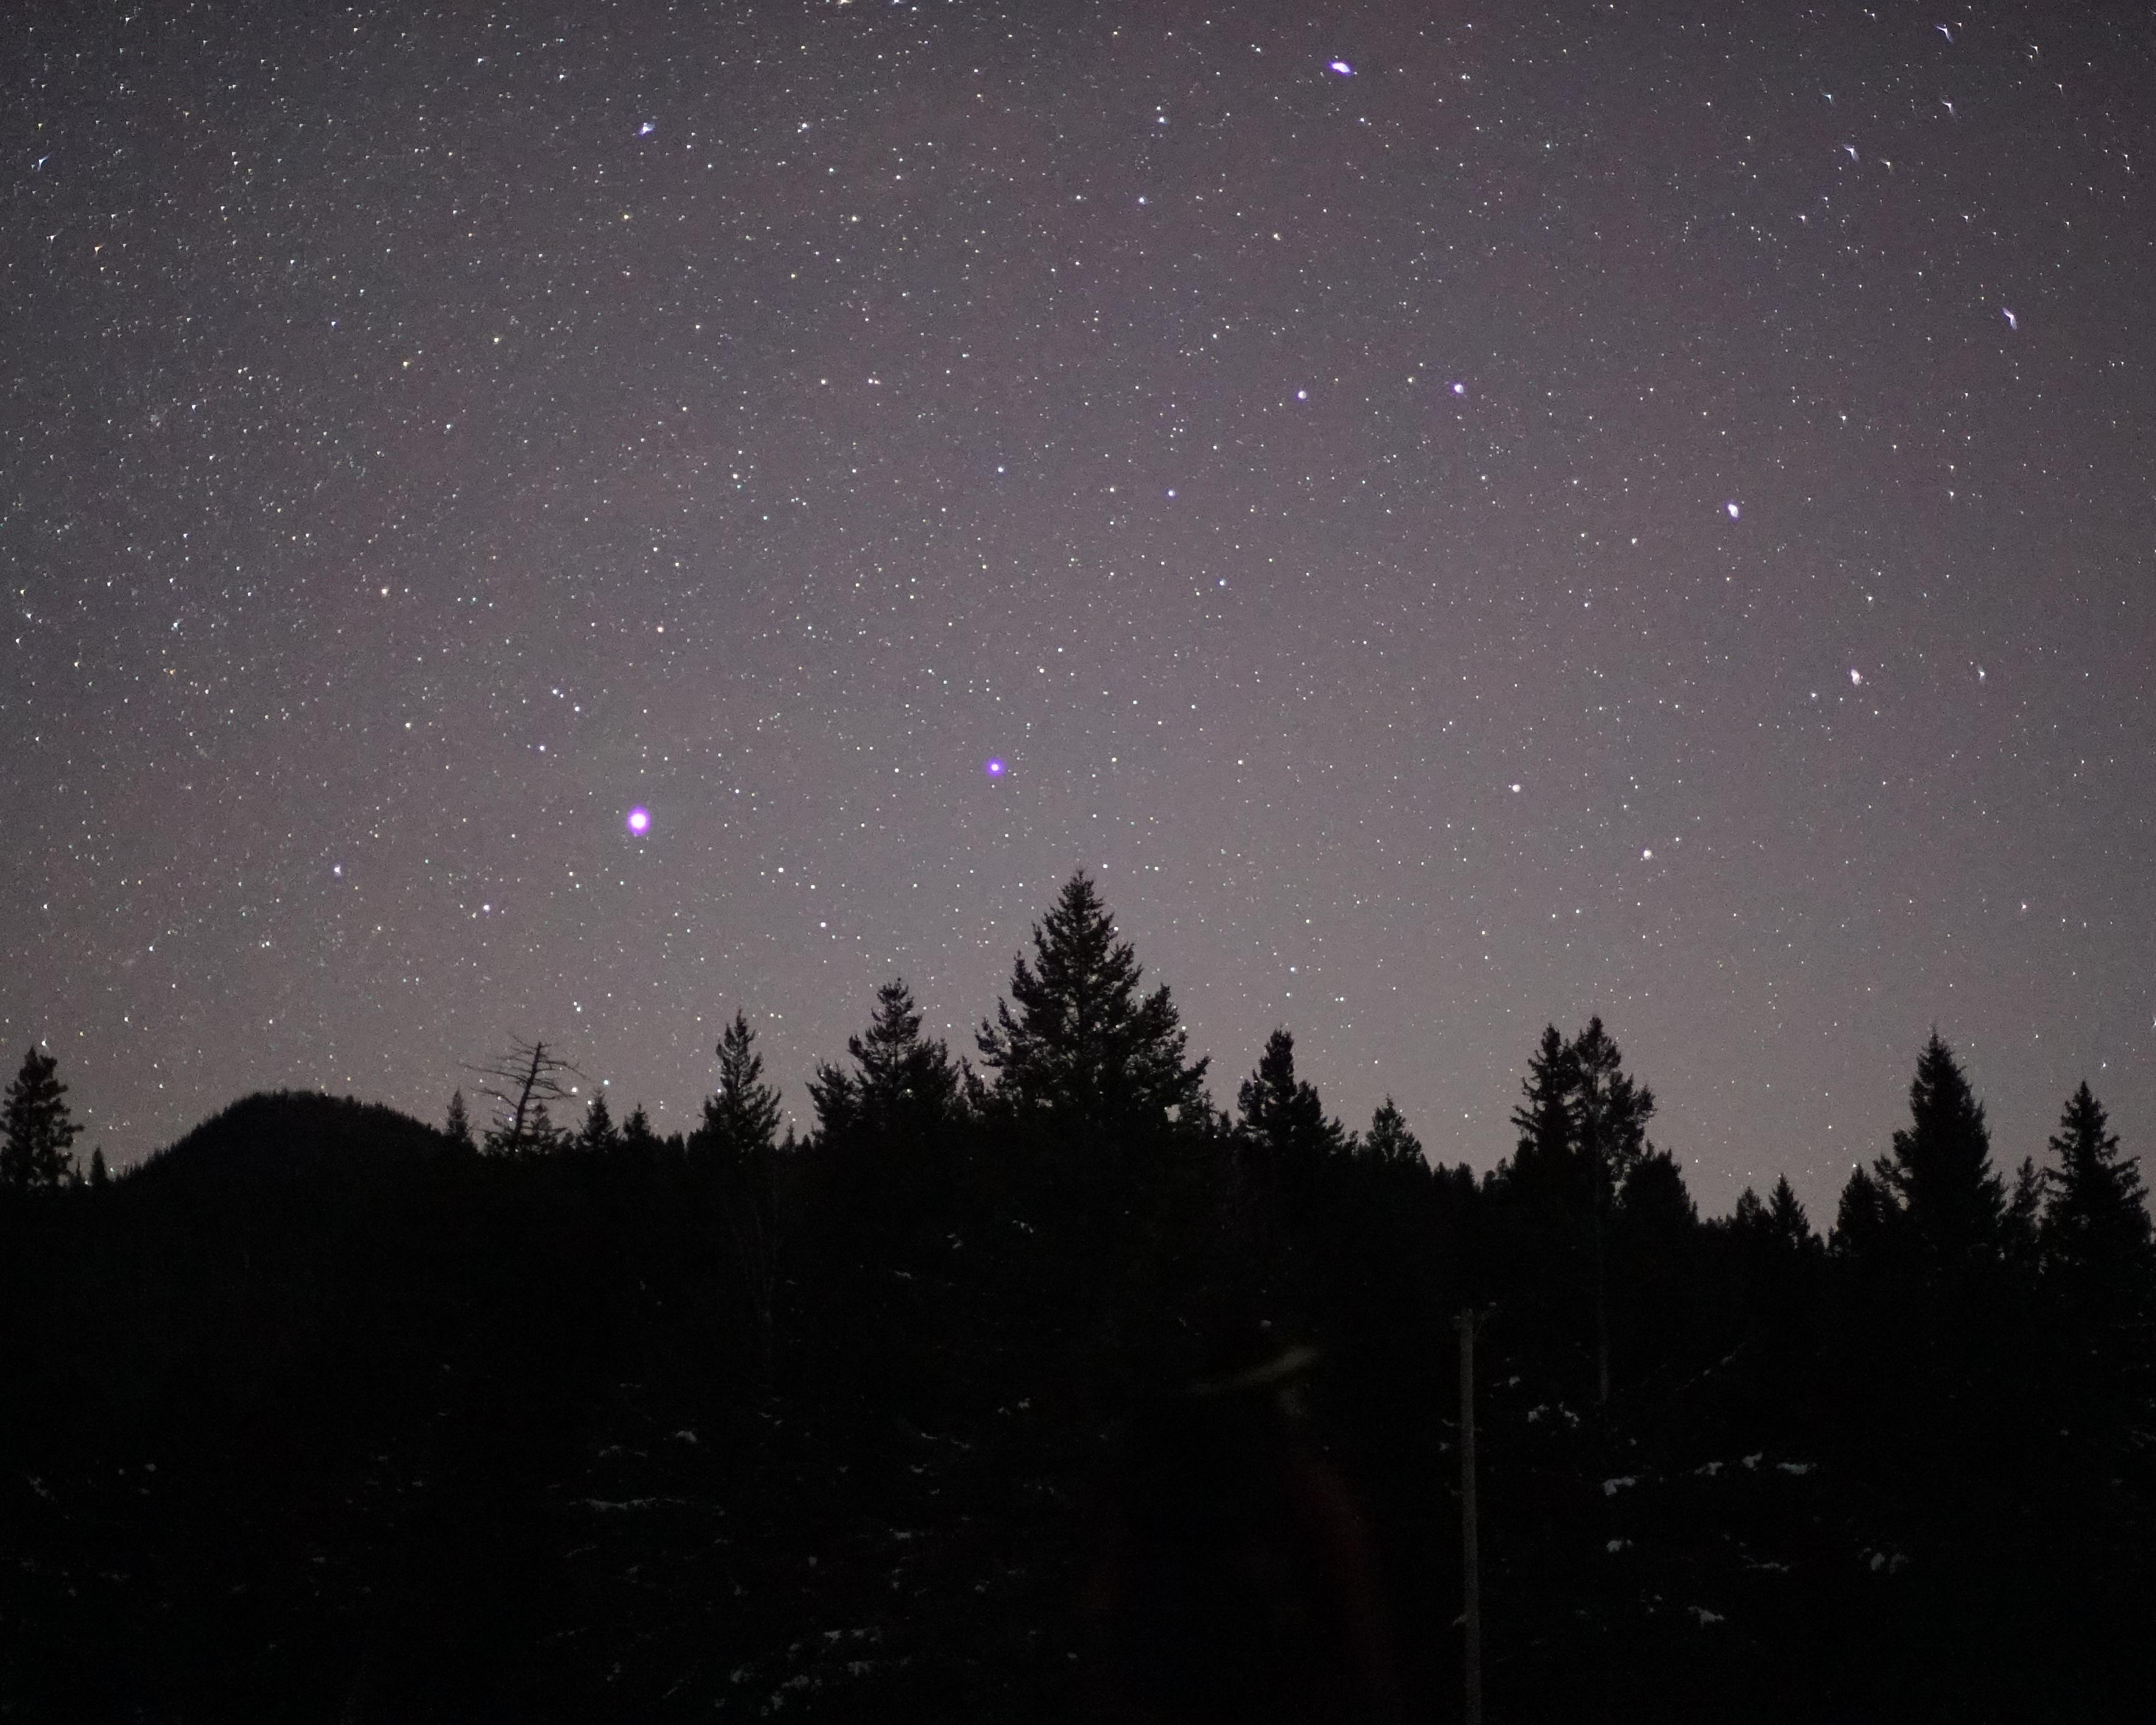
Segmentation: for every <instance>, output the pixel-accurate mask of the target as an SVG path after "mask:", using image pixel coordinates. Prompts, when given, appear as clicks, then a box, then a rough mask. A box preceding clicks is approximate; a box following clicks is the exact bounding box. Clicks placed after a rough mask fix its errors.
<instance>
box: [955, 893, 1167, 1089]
mask: <svg viewBox="0 0 2156 1725" xmlns="http://www.w3.org/2000/svg"><path fill="white" fill-rule="evenodd" d="M1033 949H1034V957H1033V962H1032V963H1027V961H1026V958H1025V956H1024V953H1020V954H1019V956H1018V957H1017V958H1016V959H1015V960H1014V963H1013V964H1012V967H1011V984H1010V997H1009V999H1007V1000H1001V1001H998V1003H997V1004H996V1019H995V1022H994V1023H993V1024H990V1023H987V1022H983V1024H982V1025H981V1028H980V1031H979V1033H978V1035H977V1036H976V1038H975V1041H976V1043H977V1044H978V1046H979V1049H980V1051H981V1061H982V1064H983V1065H985V1066H986V1067H987V1068H988V1070H990V1071H992V1072H993V1073H994V1074H995V1075H996V1082H995V1086H994V1089H993V1092H991V1093H990V1094H991V1095H992V1096H993V1099H994V1100H995V1101H996V1102H997V1103H998V1104H999V1105H1001V1106H1006V1107H1011V1108H1016V1109H1019V1110H1021V1111H1026V1112H1037V1113H1042V1114H1046V1115H1050V1116H1052V1117H1056V1118H1059V1119H1061V1120H1065V1121H1068V1122H1071V1123H1073V1124H1082V1125H1089V1126H1100V1125H1104V1124H1109V1123H1127V1124H1133V1125H1148V1124H1159V1123H1162V1122H1165V1121H1166V1120H1167V1119H1168V1117H1169V1116H1170V1114H1171V1112H1173V1115H1174V1116H1175V1117H1177V1118H1178V1119H1181V1118H1185V1117H1190V1116H1193V1115H1194V1114H1195V1113H1196V1112H1197V1111H1198V1110H1199V1106H1200V1105H1201V1104H1202V1103H1203V1102H1204V1078H1205V1066H1206V1062H1205V1061H1204V1060H1199V1061H1198V1062H1196V1063H1195V1064H1194V1065H1193V1064H1188V1063H1186V1062H1185V1060H1184V1058H1183V1052H1184V1046H1185V1041H1186V1037H1185V1034H1184V1031H1183V1026H1182V1020H1181V1019H1180V1017H1179V1015H1178V1014H1177V1012H1176V1009H1175V1005H1174V1003H1173V1000H1172V999H1170V998H1169V995H1168V990H1167V988H1164V987H1163V988H1156V989H1154V990H1153V992H1152V993H1151V994H1148V995H1147V996H1145V997H1143V998H1142V999H1141V998H1140V997H1139V994H1138V992H1137V989H1138V983H1139V981H1140V979H1141V978H1142V976H1143V974H1144V973H1143V971H1142V969H1141V968H1140V967H1139V964H1138V962H1137V955H1136V953H1135V952H1133V951H1132V947H1131V945H1130V942H1127V941H1119V940H1117V939H1116V923H1115V918H1114V917H1113V916H1111V915H1110V914H1109V912H1108V909H1107V907H1106V906H1105V905H1104V904H1102V903H1101V896H1100V894H1099V893H1098V892H1097V891H1095V889H1094V886H1093V883H1092V881H1091V879H1090V878H1089V877H1088V876H1087V875H1086V872H1085V870H1082V869H1081V870H1079V871H1078V872H1077V873H1076V874H1075V875H1072V876H1071V877H1070V880H1069V881H1068V882H1066V883H1065V886H1064V888H1063V891H1062V892H1061V893H1060V895H1059V896H1058V897H1057V899H1056V902H1055V907H1054V908H1053V909H1052V910H1050V911H1049V913H1048V915H1047V916H1045V918H1043V919H1042V920H1041V921H1040V922H1037V923H1035V924H1034V930H1033Z"/></svg>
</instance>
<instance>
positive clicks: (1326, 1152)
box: [1235, 1029, 1347, 1167]
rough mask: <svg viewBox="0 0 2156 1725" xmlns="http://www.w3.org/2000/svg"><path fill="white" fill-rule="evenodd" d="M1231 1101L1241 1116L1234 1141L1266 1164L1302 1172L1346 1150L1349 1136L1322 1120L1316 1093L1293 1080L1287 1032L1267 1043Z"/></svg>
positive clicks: (1291, 1046) (1291, 1048) (1291, 1047)
mask: <svg viewBox="0 0 2156 1725" xmlns="http://www.w3.org/2000/svg"><path fill="white" fill-rule="evenodd" d="M1235 1101H1236V1106H1237V1108H1238V1109H1239V1111H1240V1116H1241V1117H1240V1119H1239V1120H1238V1121H1237V1122H1236V1126H1235V1131H1236V1133H1237V1135H1238V1136H1239V1137H1240V1138H1241V1139H1242V1141H1243V1142H1244V1143H1245V1144H1246V1145H1248V1146H1249V1147H1250V1148H1252V1149H1253V1150H1255V1151H1256V1152H1257V1153H1259V1154H1260V1156H1262V1157H1264V1158H1267V1159H1268V1160H1270V1161H1272V1162H1274V1163H1279V1164H1281V1165H1282V1166H1288V1167H1305V1166H1309V1165H1313V1164H1316V1163H1322V1162H1326V1161H1329V1160H1331V1159H1332V1158H1335V1157H1337V1156H1339V1155H1340V1154H1341V1153H1343V1152H1344V1151H1345V1150H1346V1149H1347V1133H1346V1132H1344V1131H1343V1130H1342V1127H1341V1125H1340V1122H1338V1121H1337V1120H1333V1119H1329V1118H1327V1115H1326V1112H1325V1106H1324V1104H1323V1103H1322V1102H1321V1101H1319V1100H1318V1096H1317V1091H1316V1090H1315V1089H1314V1088H1313V1087H1312V1086H1310V1085H1309V1084H1308V1083H1306V1082H1305V1081H1301V1080H1299V1079H1298V1078H1296V1076H1295V1038H1294V1037H1293V1036H1291V1035H1290V1034H1288V1033H1287V1031H1286V1029H1276V1030H1275V1031H1274V1032H1273V1034H1271V1035H1270V1037H1268V1038H1267V1039H1266V1040H1265V1053H1264V1055H1262V1056H1261V1057H1260V1060H1259V1061H1258V1066H1257V1070H1255V1072H1253V1073H1251V1074H1250V1076H1249V1077H1248V1078H1246V1079H1245V1080H1244V1081H1243V1085H1242V1088H1241V1089H1240V1091H1237V1092H1236V1096H1235Z"/></svg>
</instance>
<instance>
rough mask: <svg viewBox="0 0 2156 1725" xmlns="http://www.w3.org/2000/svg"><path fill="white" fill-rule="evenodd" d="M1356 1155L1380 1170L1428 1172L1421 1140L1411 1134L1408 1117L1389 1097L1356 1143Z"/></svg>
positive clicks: (1379, 1107)
mask: <svg viewBox="0 0 2156 1725" xmlns="http://www.w3.org/2000/svg"><path fill="white" fill-rule="evenodd" d="M1355 1148H1356V1151H1357V1153H1358V1154H1359V1155H1360V1156H1361V1157H1363V1159H1364V1160H1366V1161H1368V1162H1372V1163H1376V1164H1377V1165H1378V1167H1380V1168H1420V1169H1427V1168H1429V1166H1430V1163H1429V1162H1428V1160H1427V1159H1426V1158H1424V1155H1423V1153H1422V1140H1421V1139H1419V1138H1418V1137H1416V1136H1415V1135H1414V1133H1413V1132H1409V1130H1408V1123H1407V1119H1406V1117H1404V1115H1402V1114H1401V1112H1400V1111H1399V1109H1398V1108H1397V1107H1395V1106H1394V1105H1393V1099H1392V1098H1391V1097H1390V1096H1387V1097H1386V1098H1385V1099H1384V1101H1382V1102H1380V1103H1378V1106H1377V1110H1376V1111H1375V1112H1374V1113H1373V1114H1372V1115H1371V1116H1370V1129H1369V1131H1368V1132H1365V1133H1364V1134H1363V1137H1361V1138H1360V1139H1359V1140H1358V1141H1357V1142H1356V1146H1355Z"/></svg>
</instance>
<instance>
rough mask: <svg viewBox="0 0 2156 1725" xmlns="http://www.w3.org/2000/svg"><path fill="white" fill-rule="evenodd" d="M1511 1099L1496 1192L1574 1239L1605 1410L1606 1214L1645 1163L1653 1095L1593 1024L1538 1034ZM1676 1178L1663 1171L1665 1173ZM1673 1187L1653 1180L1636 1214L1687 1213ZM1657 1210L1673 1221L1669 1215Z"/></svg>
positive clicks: (1677, 1186) (1679, 1183)
mask: <svg viewBox="0 0 2156 1725" xmlns="http://www.w3.org/2000/svg"><path fill="white" fill-rule="evenodd" d="M1520 1090H1521V1102H1520V1105H1519V1106H1517V1107H1516V1108H1515V1109H1514V1110H1513V1111H1512V1125H1513V1127H1514V1129H1515V1131H1516V1132H1517V1133H1518V1135H1519V1136H1518V1139H1517V1143H1516V1146H1515V1148H1514V1152H1513V1155H1512V1161H1511V1162H1510V1163H1508V1164H1507V1165H1506V1167H1505V1168H1503V1169H1502V1170H1501V1184H1503V1185H1504V1186H1506V1187H1507V1188H1509V1189H1510V1190H1511V1191H1512V1193H1513V1194H1514V1195H1515V1196H1516V1197H1517V1198H1518V1199H1522V1200H1524V1201H1526V1202H1527V1203H1528V1204H1530V1205H1533V1206H1537V1207H1539V1208H1541V1209H1543V1210H1544V1211H1545V1213H1546V1214H1547V1217H1548V1221H1549V1222H1550V1223H1551V1224H1555V1225H1556V1226H1558V1227H1559V1228H1562V1229H1564V1230H1567V1231H1569V1230H1571V1229H1573V1228H1581V1229H1583V1230H1584V1234H1585V1235H1586V1240H1585V1247H1584V1250H1585V1253H1586V1257H1587V1275H1588V1276H1589V1279H1590V1280H1591V1282H1592V1286H1593V1297H1594V1336H1595V1345H1594V1356H1595V1388H1596V1394H1597V1399H1599V1400H1600V1401H1602V1402H1604V1403H1607V1402H1608V1400H1609V1223H1610V1214H1611V1211H1612V1210H1613V1209H1614V1207H1615V1205H1616V1203H1617V1197H1618V1194H1619V1192H1620V1189H1622V1187H1623V1186H1624V1184H1625V1181H1626V1180H1627V1179H1628V1178H1630V1175H1631V1174H1632V1173H1633V1171H1634V1170H1635V1168H1639V1167H1640V1165H1641V1163H1643V1162H1644V1161H1645V1159H1646V1158H1648V1157H1649V1156H1650V1154H1651V1153H1652V1151H1653V1146H1652V1145H1650V1143H1649V1142H1648V1141H1647V1122H1649V1121H1650V1120H1651V1119H1652V1118H1653V1117H1654V1112H1655V1093H1654V1092H1653V1091H1651V1090H1650V1089H1648V1088H1647V1087H1646V1086H1645V1085H1642V1084H1640V1083H1638V1082H1636V1081H1635V1080H1634V1079H1633V1078H1632V1077H1631V1076H1630V1074H1628V1073H1627V1072H1626V1071H1625V1068H1624V1056H1623V1054H1622V1052H1621V1051H1620V1050H1619V1048H1618V1046H1617V1045H1616V1043H1615V1042H1614V1041H1613V1040H1611V1039H1610V1036H1609V1032H1608V1031H1607V1030H1605V1029H1603V1026H1602V1020H1601V1019H1599V1017H1598V1018H1591V1019H1589V1020H1588V1024H1587V1028H1586V1029H1584V1030H1582V1031H1581V1032H1580V1033H1579V1034H1578V1035H1577V1036H1575V1037H1573V1039H1572V1040H1570V1041H1569V1042H1567V1041H1566V1040H1564V1039H1563V1037H1561V1036H1559V1035H1558V1030H1557V1027H1556V1026H1555V1025H1554V1024H1552V1025H1550V1026H1548V1028H1546V1029H1544V1030H1543V1034H1542V1040H1541V1042H1540V1044H1539V1045H1537V1048H1536V1050H1535V1052H1534V1054H1533V1055H1531V1056H1530V1057H1529V1059H1528V1061H1527V1076H1526V1078H1525V1079H1523V1080H1522V1082H1521V1086H1520ZM1668 1173H1669V1174H1671V1175H1676V1164H1675V1163H1671V1165H1670V1168H1669V1170H1668ZM1650 1185H1651V1187H1652V1198H1650V1196H1649V1194H1648V1193H1647V1191H1646V1189H1643V1190H1642V1204H1650V1203H1651V1202H1653V1200H1654V1199H1671V1204H1675V1203H1676V1201H1678V1200H1679V1199H1681V1203H1682V1204H1684V1205H1686V1206H1687V1207H1688V1206H1689V1205H1690V1204H1691V1199H1690V1198H1689V1197H1688V1196H1685V1195H1684V1194H1683V1179H1682V1178H1681V1176H1677V1177H1676V1179H1675V1183H1674V1188H1672V1185H1671V1180H1670V1179H1669V1178H1664V1177H1663V1174H1662V1172H1661V1171H1660V1170H1657V1171H1656V1172H1655V1174H1654V1175H1653V1176H1651V1177H1650ZM1673 1194H1674V1195H1673ZM1658 1209H1666V1210H1668V1211H1669V1214H1675V1211H1674V1209H1671V1206H1670V1205H1660V1206H1658ZM1575 1237H1576V1236H1575ZM1574 1250H1575V1251H1577V1250H1579V1248H1578V1247H1577V1246H1575V1248H1574Z"/></svg>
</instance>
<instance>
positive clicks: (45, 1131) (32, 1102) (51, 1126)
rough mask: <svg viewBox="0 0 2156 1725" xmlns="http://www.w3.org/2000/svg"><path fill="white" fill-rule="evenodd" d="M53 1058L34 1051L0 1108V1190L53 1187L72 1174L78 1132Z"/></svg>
mask: <svg viewBox="0 0 2156 1725" xmlns="http://www.w3.org/2000/svg"><path fill="white" fill-rule="evenodd" d="M58 1068H59V1056H58V1055H48V1054H40V1053H38V1050H36V1049H35V1048H32V1049H31V1050H29V1051H28V1053H27V1054H25V1055H23V1065H22V1070H20V1071H18V1072H17V1073H16V1075H15V1079H14V1082H13V1083H12V1084H10V1085H9V1086H8V1092H7V1096H6V1098H5V1101H4V1103H0V1185H4V1186H14V1187H44V1186H57V1185H59V1184H60V1183H62V1182H64V1180H65V1179H66V1178H67V1177H68V1175H69V1173H71V1172H72V1171H73V1168H74V1156H73V1155H72V1154H71V1153H70V1151H69V1147H70V1146H72V1145H73V1144H74V1141H75V1138H76V1137H77V1136H78V1135H79V1134H80V1132H81V1131H82V1128H81V1127H80V1126H78V1125H77V1124H76V1123H75V1120H74V1114H73V1112H72V1111H70V1110H69V1107H68V1105H67V1092H68V1087H67V1086H65V1085H64V1084H62V1083H61V1082H60V1081H59V1078H58V1077H57V1076H55V1073H56V1071H57V1070H58Z"/></svg>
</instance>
